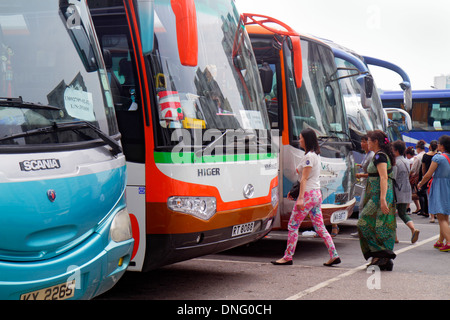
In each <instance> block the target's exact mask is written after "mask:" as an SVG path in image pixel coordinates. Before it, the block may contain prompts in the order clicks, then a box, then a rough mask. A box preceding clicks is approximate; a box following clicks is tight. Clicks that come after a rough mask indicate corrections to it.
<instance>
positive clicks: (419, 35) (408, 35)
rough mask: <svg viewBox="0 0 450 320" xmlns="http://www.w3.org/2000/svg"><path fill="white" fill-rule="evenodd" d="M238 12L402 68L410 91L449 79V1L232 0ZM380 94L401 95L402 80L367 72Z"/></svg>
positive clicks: (381, 72) (374, 69) (376, 71)
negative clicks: (273, 20)
mask: <svg viewBox="0 0 450 320" xmlns="http://www.w3.org/2000/svg"><path fill="white" fill-rule="evenodd" d="M235 1H236V6H237V8H238V10H239V12H240V13H243V12H248V13H258V14H263V15H268V16H271V17H273V18H276V19H278V20H281V21H283V22H285V23H287V24H288V25H290V26H291V27H292V28H294V29H295V30H296V31H298V32H299V33H305V34H311V35H315V36H318V37H322V38H327V39H330V40H332V41H334V42H336V43H339V44H341V45H343V46H346V47H348V48H350V49H353V50H354V51H356V52H358V53H359V54H362V55H366V56H371V57H375V58H379V59H382V60H387V61H390V62H392V63H394V64H396V65H398V66H400V67H401V68H403V69H404V70H405V71H406V72H407V73H408V75H409V77H410V79H411V84H412V88H413V90H414V89H431V86H433V85H434V77H435V76H439V75H442V74H444V75H450V1H448V0H431V1H428V2H425V1H423V0H409V1H407V0H314V1H312V0H270V1H269V0H235ZM371 71H372V73H373V75H374V77H375V81H376V83H377V86H378V87H379V88H382V89H384V90H400V86H399V85H398V84H399V83H400V82H401V78H400V76H398V75H397V74H396V73H393V72H391V71H384V70H380V68H378V67H371Z"/></svg>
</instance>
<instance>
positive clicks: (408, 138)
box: [381, 90, 450, 147]
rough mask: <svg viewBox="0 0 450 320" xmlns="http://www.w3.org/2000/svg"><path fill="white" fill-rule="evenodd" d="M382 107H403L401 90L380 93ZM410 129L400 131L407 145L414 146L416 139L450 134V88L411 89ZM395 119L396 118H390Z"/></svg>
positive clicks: (435, 138) (428, 140)
mask: <svg viewBox="0 0 450 320" xmlns="http://www.w3.org/2000/svg"><path fill="white" fill-rule="evenodd" d="M381 99H382V100H383V107H384V108H397V109H403V110H404V109H405V106H404V103H403V98H402V92H400V91H386V92H384V93H383V94H382V95H381ZM409 113H410V115H411V118H412V129H411V130H410V131H409V132H402V134H403V139H404V141H405V142H406V145H407V146H415V145H416V143H417V141H419V140H425V141H426V142H427V145H426V146H427V147H428V144H429V143H430V141H431V140H437V139H438V138H439V137H440V136H442V135H444V134H447V135H449V134H450V90H413V91H412V108H411V110H410V111H409ZM392 120H393V121H395V120H396V119H392Z"/></svg>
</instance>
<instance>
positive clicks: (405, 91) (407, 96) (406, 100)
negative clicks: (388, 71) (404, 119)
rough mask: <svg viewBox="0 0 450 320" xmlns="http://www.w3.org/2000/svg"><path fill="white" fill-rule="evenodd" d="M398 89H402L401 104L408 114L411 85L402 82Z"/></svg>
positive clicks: (410, 101) (410, 105)
mask: <svg viewBox="0 0 450 320" xmlns="http://www.w3.org/2000/svg"><path fill="white" fill-rule="evenodd" d="M400 87H401V88H402V89H403V103H404V105H405V110H406V111H408V112H409V111H411V109H412V91H411V84H410V83H409V82H406V81H403V82H402V83H400Z"/></svg>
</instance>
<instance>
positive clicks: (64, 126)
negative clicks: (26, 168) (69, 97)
mask: <svg viewBox="0 0 450 320" xmlns="http://www.w3.org/2000/svg"><path fill="white" fill-rule="evenodd" d="M78 129H91V130H93V131H94V132H95V133H97V135H98V136H99V137H100V138H101V139H102V140H103V141H104V142H105V143H106V144H107V145H108V146H110V147H111V148H112V150H111V153H112V154H113V156H116V155H117V154H119V153H122V152H123V151H122V147H121V146H120V144H119V143H118V142H117V141H116V140H114V139H113V138H111V137H110V136H108V135H107V134H106V133H104V132H103V131H102V130H100V129H99V128H97V127H96V126H94V125H93V124H91V123H89V122H87V121H74V122H64V123H56V122H54V123H53V125H51V126H48V127H43V128H38V129H33V130H28V131H25V132H21V133H16V134H12V135H10V136H7V137H3V138H0V142H1V141H5V140H10V139H17V138H23V137H28V136H32V135H36V134H42V133H51V132H57V131H68V130H72V131H74V132H78V131H77V130H78Z"/></svg>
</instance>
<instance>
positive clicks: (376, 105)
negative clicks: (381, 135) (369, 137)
mask: <svg viewBox="0 0 450 320" xmlns="http://www.w3.org/2000/svg"><path fill="white" fill-rule="evenodd" d="M336 64H337V67H338V68H356V67H355V66H354V65H353V64H351V63H349V62H347V61H345V60H343V59H340V58H336ZM354 73H355V71H351V70H343V69H341V70H339V71H338V76H339V77H344V76H347V75H351V74H354ZM339 84H340V86H341V91H342V95H343V97H344V104H345V108H346V110H347V115H348V117H349V127H350V128H351V129H353V130H355V131H357V132H359V133H360V134H359V135H362V134H364V133H366V132H367V131H370V130H375V129H379V130H383V131H385V128H384V121H383V119H384V115H383V107H382V105H381V100H380V97H379V95H378V92H377V90H374V91H373V93H372V103H371V107H370V108H363V106H362V103H361V87H360V85H359V84H358V82H357V81H356V77H354V76H353V77H346V78H341V79H340V80H339ZM374 88H376V86H375V85H374Z"/></svg>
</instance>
